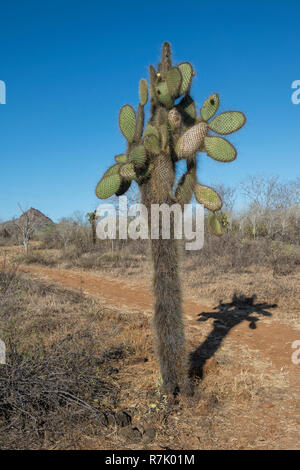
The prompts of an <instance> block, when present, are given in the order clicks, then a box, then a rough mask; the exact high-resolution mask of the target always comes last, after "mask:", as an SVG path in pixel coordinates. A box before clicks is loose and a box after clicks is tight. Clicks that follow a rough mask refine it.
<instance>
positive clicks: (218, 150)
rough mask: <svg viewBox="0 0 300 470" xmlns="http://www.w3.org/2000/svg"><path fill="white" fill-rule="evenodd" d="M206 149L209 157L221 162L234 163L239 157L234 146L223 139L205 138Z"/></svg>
mask: <svg viewBox="0 0 300 470" xmlns="http://www.w3.org/2000/svg"><path fill="white" fill-rule="evenodd" d="M204 147H205V151H206V153H207V155H208V156H209V157H211V158H213V159H214V160H218V161H219V162H232V161H233V160H235V158H236V156H237V151H236V149H235V148H234V146H233V145H231V143H230V142H228V140H225V139H223V138H222V137H205V139H204Z"/></svg>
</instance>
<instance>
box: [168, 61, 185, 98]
mask: <svg viewBox="0 0 300 470" xmlns="http://www.w3.org/2000/svg"><path fill="white" fill-rule="evenodd" d="M181 83H182V75H181V72H180V70H179V68H178V67H173V68H171V69H170V70H169V71H168V73H167V87H168V90H169V92H170V94H171V95H172V96H178V93H179V90H180V87H181Z"/></svg>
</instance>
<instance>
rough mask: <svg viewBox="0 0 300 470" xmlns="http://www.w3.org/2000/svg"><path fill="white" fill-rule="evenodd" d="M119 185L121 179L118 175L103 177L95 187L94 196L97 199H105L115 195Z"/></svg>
mask: <svg viewBox="0 0 300 470" xmlns="http://www.w3.org/2000/svg"><path fill="white" fill-rule="evenodd" d="M120 185H121V177H120V175H119V174H114V175H110V176H103V178H102V179H101V180H100V181H99V183H98V184H97V187H96V196H97V197H98V198H99V199H107V198H108V197H110V196H112V195H113V194H115V193H116V192H117V191H118V190H119V188H120Z"/></svg>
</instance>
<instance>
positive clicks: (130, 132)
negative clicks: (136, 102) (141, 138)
mask: <svg viewBox="0 0 300 470" xmlns="http://www.w3.org/2000/svg"><path fill="white" fill-rule="evenodd" d="M119 125H120V129H121V132H122V134H123V135H124V137H125V139H127V140H128V142H130V143H131V142H133V139H134V135H135V129H136V116H135V111H134V109H133V107H132V106H130V105H129V104H126V105H125V106H122V108H121V109H120V114H119Z"/></svg>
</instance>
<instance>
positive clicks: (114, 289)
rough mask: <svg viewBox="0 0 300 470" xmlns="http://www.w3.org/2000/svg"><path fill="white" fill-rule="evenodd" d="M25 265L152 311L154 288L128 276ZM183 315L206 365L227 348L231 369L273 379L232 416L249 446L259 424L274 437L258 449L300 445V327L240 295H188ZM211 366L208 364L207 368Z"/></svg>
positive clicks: (39, 274) (122, 304)
mask: <svg viewBox="0 0 300 470" xmlns="http://www.w3.org/2000/svg"><path fill="white" fill-rule="evenodd" d="M20 269H21V270H22V271H23V272H25V273H27V274H28V275H30V277H33V278H36V279H39V280H45V281H47V282H49V281H51V282H53V283H56V284H58V285H60V286H63V287H67V288H71V289H76V290H80V291H82V292H84V293H85V294H88V295H92V296H95V297H100V298H101V300H102V301H104V302H105V303H107V304H108V305H109V306H113V307H115V308H118V309H124V310H126V311H130V312H132V313H133V314H134V311H135V310H138V311H143V312H144V313H145V314H146V315H149V316H150V315H152V311H153V297H152V294H151V292H150V290H147V289H145V288H138V287H137V286H136V284H135V285H134V286H133V285H131V284H130V280H129V279H128V278H127V280H126V281H124V280H123V281H120V280H116V279H109V278H108V277H105V276H103V275H102V273H101V274H100V273H98V272H82V271H75V270H68V269H53V268H47V267H42V266H38V265H30V266H28V265H26V266H21V267H20ZM184 316H185V324H186V329H187V339H188V344H189V349H190V350H192V351H194V355H195V357H196V359H197V360H199V364H201V366H203V365H204V364H205V362H206V361H207V360H208V359H209V358H212V362H211V364H212V367H215V365H214V362H213V361H214V359H213V358H214V356H215V353H216V352H217V351H219V350H220V349H221V350H222V349H224V348H225V349H227V352H228V354H229V355H228V356H227V357H230V361H231V368H232V367H234V364H235V358H237V364H236V365H237V373H238V372H239V368H243V367H244V365H245V364H247V363H248V365H249V367H250V368H252V369H254V370H255V373H256V374H257V376H260V377H261V376H262V375H263V376H267V375H269V376H271V377H272V384H274V389H273V385H272V388H271V390H269V391H268V392H267V393H266V394H263V395H262V396H263V400H262V402H258V406H256V407H255V409H251V411H248V412H246V414H245V415H243V416H242V415H238V416H233V418H232V419H233V422H234V425H235V426H236V427H237V429H239V431H238V433H243V432H245V436H244V441H245V445H246V446H247V445H248V444H247V443H248V442H249V439H250V437H251V436H250V435H252V434H253V436H252V438H253V439H255V438H256V435H257V433H256V431H255V429H257V427H259V428H262V429H265V428H266V429H267V430H268V432H270V436H273V437H272V438H269V437H266V439H265V442H263V441H264V439H262V442H260V443H259V444H258V447H256V448H261V449H267V448H269V446H270V445H271V444H270V442H271V441H270V439H273V443H272V446H273V447H272V448H279V449H290V448H292V449H299V442H300V364H299V365H296V364H294V363H293V362H292V353H293V352H294V350H293V349H292V343H293V342H294V341H296V340H300V331H299V330H298V331H297V330H296V329H293V328H291V327H290V326H288V325H285V324H283V323H280V322H279V321H278V320H277V319H276V306H275V305H267V304H265V303H256V301H253V302H251V300H250V301H249V299H248V301H246V302H243V299H241V301H240V302H239V301H238V302H236V303H231V304H220V305H215V304H214V303H212V302H209V301H208V300H207V299H205V300H203V299H199V302H194V301H190V300H188V299H187V300H186V301H185V302H184ZM203 322H205V324H203ZM226 354H227V353H226ZM299 356H300V355H299ZM199 358H200V359H199ZM241 358H242V359H243V361H242V362H241V360H240V359H241ZM247 358H248V359H247ZM208 364H209V362H206V366H207V365H208ZM217 367H218V366H217ZM232 380H234V377H232ZM277 381H278V386H277V385H276V384H277ZM249 413H250V415H249ZM230 419H231V418H230ZM230 422H231V421H230ZM250 428H251V430H249V429H250ZM244 429H245V431H243V430H244ZM251 433H252V434H251ZM275 435H276V439H275V438H274V436H275ZM252 438H251V439H252ZM256 446H257V444H256Z"/></svg>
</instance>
